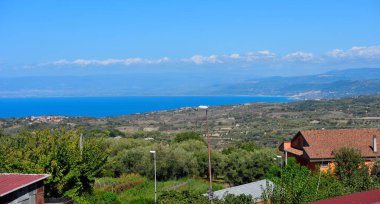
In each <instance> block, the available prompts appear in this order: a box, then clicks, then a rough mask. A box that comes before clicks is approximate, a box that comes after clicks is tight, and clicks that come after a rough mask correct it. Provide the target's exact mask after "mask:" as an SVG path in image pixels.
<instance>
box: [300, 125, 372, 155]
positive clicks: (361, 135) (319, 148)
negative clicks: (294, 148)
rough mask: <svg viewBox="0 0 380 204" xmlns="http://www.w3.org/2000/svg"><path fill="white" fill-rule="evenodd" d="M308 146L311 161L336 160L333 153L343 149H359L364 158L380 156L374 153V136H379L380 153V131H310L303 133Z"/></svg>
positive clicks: (306, 149) (307, 151) (370, 129)
mask: <svg viewBox="0 0 380 204" xmlns="http://www.w3.org/2000/svg"><path fill="white" fill-rule="evenodd" d="M300 134H301V135H302V136H303V137H304V138H305V140H306V143H307V145H306V146H304V147H303V149H304V151H305V152H306V154H307V155H308V156H309V158H310V159H318V158H334V154H333V151H334V150H338V149H340V148H342V147H352V148H356V149H358V150H359V151H360V152H361V154H362V156H363V157H376V156H379V155H377V154H375V153H374V152H373V149H372V148H373V147H372V146H373V136H374V135H376V136H377V147H378V152H379V151H380V146H379V145H380V142H379V141H380V131H379V130H378V129H375V128H368V129H341V130H308V131H301V132H300Z"/></svg>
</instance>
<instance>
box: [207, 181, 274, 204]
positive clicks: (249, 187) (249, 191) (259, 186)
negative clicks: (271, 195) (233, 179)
mask: <svg viewBox="0 0 380 204" xmlns="http://www.w3.org/2000/svg"><path fill="white" fill-rule="evenodd" d="M267 182H268V183H269V184H270V185H271V186H272V188H273V186H274V184H273V182H271V181H269V180H266V179H264V180H260V181H256V182H252V183H247V184H244V185H240V186H234V187H231V188H225V189H222V190H219V191H215V192H214V197H215V198H219V199H223V197H224V196H226V195H227V194H233V195H240V194H245V195H251V196H252V197H253V198H254V199H258V200H257V201H261V193H262V191H263V189H266V187H267ZM206 195H207V194H206Z"/></svg>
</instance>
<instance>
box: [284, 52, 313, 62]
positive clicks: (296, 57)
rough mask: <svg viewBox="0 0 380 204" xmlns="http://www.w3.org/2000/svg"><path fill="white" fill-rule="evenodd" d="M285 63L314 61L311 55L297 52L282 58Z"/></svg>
mask: <svg viewBox="0 0 380 204" xmlns="http://www.w3.org/2000/svg"><path fill="white" fill-rule="evenodd" d="M284 59H285V60H287V61H311V60H313V59H314V55H313V53H310V52H302V51H297V52H293V53H289V54H287V55H285V57H284Z"/></svg>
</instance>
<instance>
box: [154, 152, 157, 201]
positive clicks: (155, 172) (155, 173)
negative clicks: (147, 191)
mask: <svg viewBox="0 0 380 204" xmlns="http://www.w3.org/2000/svg"><path fill="white" fill-rule="evenodd" d="M154 203H157V165H156V152H154Z"/></svg>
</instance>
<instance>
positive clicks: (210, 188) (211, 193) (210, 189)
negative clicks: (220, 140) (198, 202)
mask: <svg viewBox="0 0 380 204" xmlns="http://www.w3.org/2000/svg"><path fill="white" fill-rule="evenodd" d="M199 109H203V110H206V136H207V149H208V176H209V178H210V186H209V189H208V199H209V200H210V203H213V192H212V172H211V149H210V135H209V133H208V107H207V106H199Z"/></svg>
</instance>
